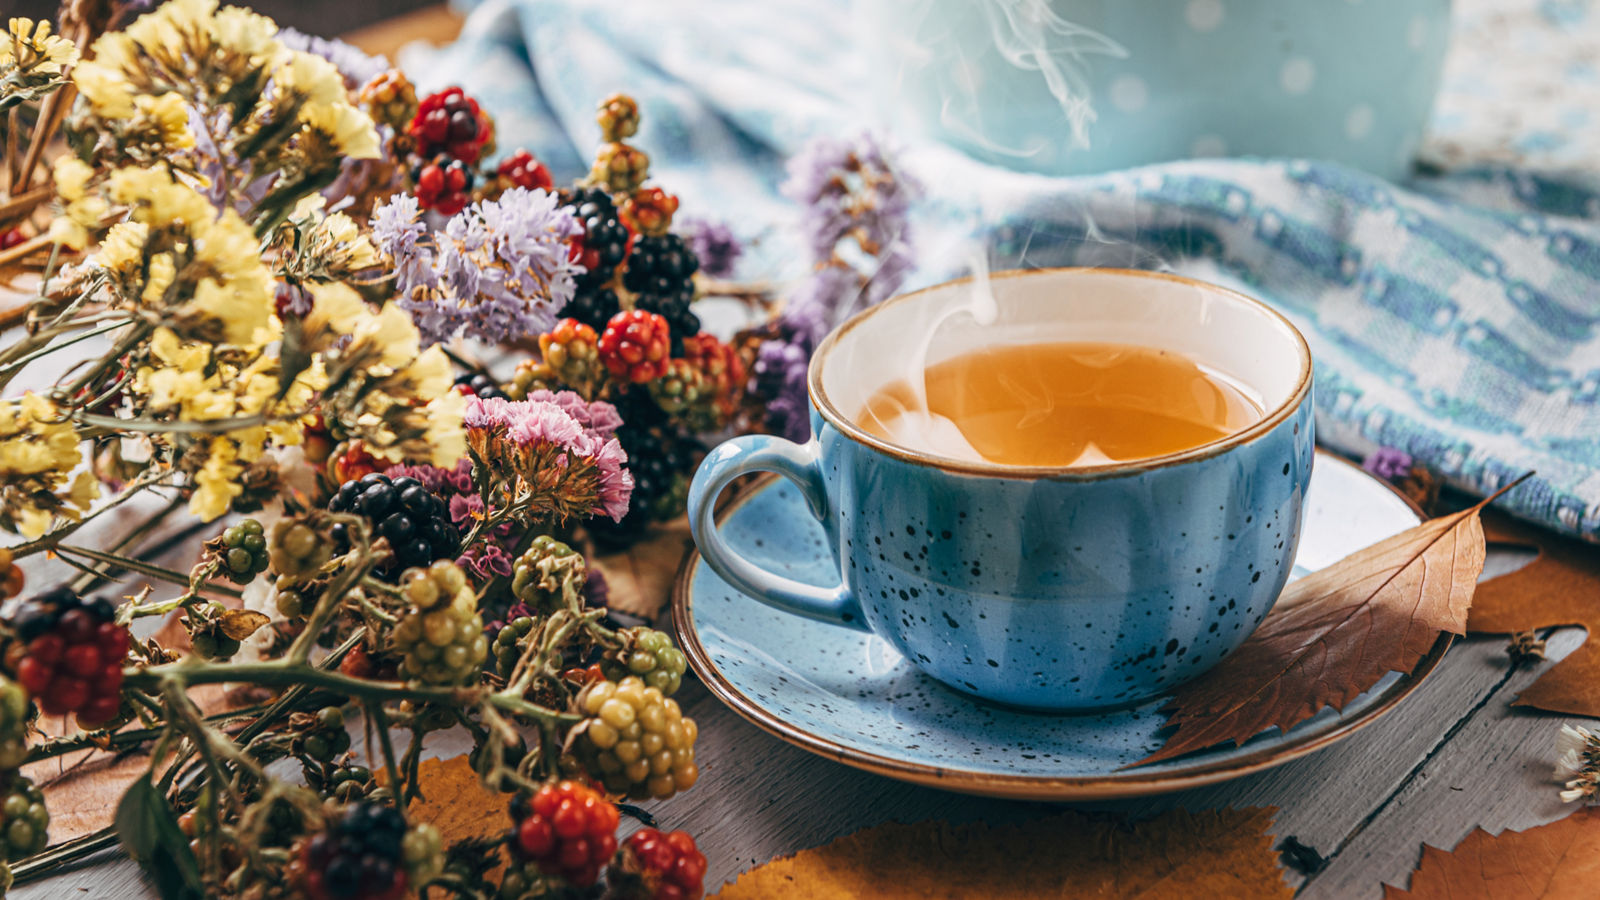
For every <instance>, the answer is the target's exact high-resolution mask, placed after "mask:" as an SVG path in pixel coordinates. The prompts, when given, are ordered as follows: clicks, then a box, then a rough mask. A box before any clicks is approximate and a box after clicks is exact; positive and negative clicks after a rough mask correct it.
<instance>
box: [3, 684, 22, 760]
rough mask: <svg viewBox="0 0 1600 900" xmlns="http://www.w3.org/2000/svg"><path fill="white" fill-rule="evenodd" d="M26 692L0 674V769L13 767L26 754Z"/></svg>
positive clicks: (20, 686)
mask: <svg viewBox="0 0 1600 900" xmlns="http://www.w3.org/2000/svg"><path fill="white" fill-rule="evenodd" d="M27 725H28V692H27V691H25V690H23V688H22V685H20V684H17V683H16V682H15V681H12V680H11V679H9V678H6V677H4V676H0V770H5V769H15V768H17V767H19V766H21V765H22V761H23V760H24V759H26V758H27V756H28V741H27Z"/></svg>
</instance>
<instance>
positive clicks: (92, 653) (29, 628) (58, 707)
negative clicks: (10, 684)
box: [11, 587, 129, 728]
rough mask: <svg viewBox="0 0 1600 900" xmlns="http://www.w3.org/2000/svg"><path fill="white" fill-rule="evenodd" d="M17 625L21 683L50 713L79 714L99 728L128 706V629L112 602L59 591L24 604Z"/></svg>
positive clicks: (17, 665) (16, 661) (87, 723)
mask: <svg viewBox="0 0 1600 900" xmlns="http://www.w3.org/2000/svg"><path fill="white" fill-rule="evenodd" d="M11 626H12V628H13V629H14V630H15V631H16V634H17V638H18V640H19V642H20V652H19V653H18V654H17V655H16V656H15V657H14V659H13V664H14V666H15V669H16V676H17V682H18V683H19V684H21V685H22V687H23V689H24V690H26V691H27V692H28V693H29V694H31V695H32V696H33V698H34V699H35V701H36V702H37V703H38V704H39V709H40V710H42V711H43V712H44V713H46V714H47V715H52V716H64V715H67V714H68V713H76V714H77V717H78V724H79V725H81V726H83V727H85V728H93V727H95V726H97V725H100V724H103V723H105V722H107V721H110V720H111V719H112V718H114V717H115V716H116V714H117V711H118V710H119V709H121V707H122V663H123V658H124V657H126V656H127V654H128V643H129V640H128V630H127V629H126V628H123V627H122V626H120V625H117V624H116V623H115V622H113V621H112V608H111V604H110V603H109V602H107V601H106V600H103V599H82V598H79V597H78V595H77V594H75V593H73V592H72V591H71V590H70V589H68V588H65V587H58V588H55V589H53V590H51V591H48V592H46V593H44V594H42V595H40V596H38V597H35V598H33V599H31V600H27V601H24V602H23V603H22V605H21V606H20V607H19V608H18V610H17V612H16V615H15V616H13V617H12V620H11Z"/></svg>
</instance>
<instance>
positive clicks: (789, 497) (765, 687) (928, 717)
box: [675, 456, 1418, 798]
mask: <svg viewBox="0 0 1600 900" xmlns="http://www.w3.org/2000/svg"><path fill="white" fill-rule="evenodd" d="M1417 521H1418V518H1417V515H1416V513H1415V512H1413V511H1412V510H1411V509H1410V508H1409V507H1407V506H1406V504H1405V502H1404V501H1402V500H1401V499H1399V498H1398V497H1397V496H1396V495H1395V494H1394V493H1393V492H1392V491H1390V490H1389V489H1388V488H1386V487H1385V486H1383V485H1382V484H1380V483H1378V482H1376V481H1375V480H1373V479H1372V478H1371V477H1370V476H1368V475H1366V474H1365V473H1363V472H1362V471H1361V470H1360V469H1358V468H1356V467H1355V466H1352V465H1350V464H1348V463H1345V462H1343V461H1342V460H1338V459H1334V458H1331V457H1326V456H1323V457H1320V458H1319V464H1318V466H1317V470H1316V475H1315V477H1314V478H1313V480H1312V486H1311V489H1310V492H1309V494H1308V497H1307V501H1306V516H1305V524H1304V528H1303V538H1302V541H1301V545H1300V551H1299V555H1298V558H1297V559H1296V564H1297V565H1296V568H1297V570H1299V571H1301V572H1308V571H1314V570H1316V569H1319V568H1321V567H1323V566H1325V565H1328V564H1330V563H1332V562H1334V561H1336V560H1338V559H1340V558H1342V557H1343V556H1345V555H1347V554H1349V553H1351V552H1353V551H1355V550H1357V549H1359V548H1361V547H1363V546H1365V545H1367V544H1369V543H1371V542H1372V541H1375V540H1380V539H1381V538H1383V537H1386V536H1388V535H1390V534H1393V533H1396V532H1398V531H1401V530H1404V529H1405V528H1409V527H1411V526H1412V525H1415V524H1416V523H1417ZM721 530H722V534H723V536H724V538H725V539H726V540H727V541H728V544H729V546H730V547H731V548H732V549H733V550H734V551H736V552H737V553H739V554H740V555H742V556H743V557H745V558H747V559H749V560H750V561H751V562H752V563H755V564H758V565H760V566H762V567H764V568H766V569H768V570H770V571H773V572H775V573H779V574H781V575H783V576H785V577H788V578H791V579H794V580H796V581H799V582H807V583H811V584H827V583H829V582H830V581H831V580H835V579H837V577H838V575H837V572H838V569H837V563H836V562H835V561H834V558H833V555H832V554H831V553H830V552H829V550H828V546H829V540H828V536H827V533H826V532H825V531H824V529H823V528H822V526H821V525H820V524H819V523H818V522H817V520H816V519H814V518H813V517H812V516H810V515H809V514H808V513H807V511H806V508H805V500H804V499H802V497H801V494H800V491H799V490H798V489H797V488H796V487H795V486H794V485H792V484H789V483H787V482H783V481H773V482H771V483H769V484H767V485H764V486H763V487H761V488H760V489H758V490H757V491H756V492H755V493H753V494H752V495H750V496H749V497H747V498H744V499H742V500H741V501H740V503H739V504H738V505H737V506H736V508H734V509H733V510H732V511H731V512H730V513H729V514H728V515H727V516H726V518H725V519H724V520H723V522H722V529H721ZM686 578H687V584H685V585H682V586H681V593H680V595H679V599H678V604H677V608H676V609H675V613H676V616H677V619H676V621H677V624H678V628H679V630H680V634H681V635H682V637H683V640H684V643H685V644H686V646H688V647H689V648H690V650H691V654H690V658H691V662H693V663H694V665H695V668H696V671H697V672H698V674H700V676H701V677H702V678H703V679H704V680H705V681H706V683H707V684H708V685H709V686H710V687H711V688H712V690H713V691H715V692H716V693H718V694H719V695H720V696H722V697H724V699H727V700H729V701H730V702H732V703H733V704H734V706H735V708H736V709H738V710H740V712H742V713H743V714H745V715H747V716H752V717H755V718H757V719H758V720H759V721H760V723H761V724H763V725H764V726H765V727H768V728H773V729H774V730H780V731H781V733H783V735H784V736H785V737H786V738H788V739H790V740H795V741H796V742H797V743H801V744H802V745H803V746H807V747H811V748H812V749H822V750H824V752H826V753H828V755H830V756H834V757H835V758H839V759H842V760H843V761H844V762H847V763H851V764H855V765H862V766H864V767H866V768H869V769H872V770H874V771H881V772H884V773H885V774H896V775H901V776H903V777H911V778H913V780H927V779H925V778H924V779H919V778H918V775H917V772H918V771H922V772H925V773H927V775H928V776H929V777H935V776H936V777H937V783H939V784H941V785H944V786H947V787H950V788H953V789H957V790H972V791H974V792H978V793H1002V794H1007V795H1011V796H1027V795H1029V793H1028V791H1027V789H1025V788H1019V787H1006V786H1004V785H1005V783H1004V782H994V781H988V782H987V783H985V782H984V781H982V780H983V779H1004V780H1013V781H1012V783H1013V784H1015V780H1021V781H1022V782H1023V783H1024V784H1025V785H1026V784H1037V785H1038V786H1039V787H1038V793H1037V795H1038V796H1040V797H1041V798H1042V797H1046V796H1053V797H1057V798H1066V797H1070V796H1073V795H1074V794H1073V792H1074V791H1076V790H1084V791H1088V790H1090V789H1089V788H1088V787H1085V786H1081V785H1080V786H1075V785H1074V784H1072V783H1071V780H1072V779H1089V780H1092V781H1093V782H1094V784H1095V785H1096V787H1095V788H1094V789H1093V790H1094V791H1096V792H1098V793H1097V795H1114V794H1121V793H1130V794H1131V793H1142V792H1146V791H1149V790H1157V789H1163V786H1168V785H1173V784H1178V785H1181V784H1183V783H1185V782H1184V781H1183V779H1188V778H1200V777H1205V776H1206V775H1207V773H1212V772H1217V771H1221V770H1227V769H1228V768H1229V767H1230V766H1233V765H1237V764H1238V761H1239V760H1241V759H1244V758H1258V757H1259V756H1260V755H1261V753H1262V752H1263V751H1271V752H1274V753H1281V754H1282V755H1281V758H1285V759H1286V758H1288V757H1289V756H1290V755H1292V754H1293V752H1294V751H1295V749H1296V748H1298V747H1304V746H1307V745H1308V744H1312V743H1314V742H1316V741H1317V740H1319V739H1320V738H1321V737H1323V736H1325V735H1327V734H1329V733H1330V732H1331V731H1333V730H1336V729H1339V728H1342V727H1346V726H1348V725H1349V724H1351V723H1354V722H1359V721H1362V720H1363V719H1365V718H1366V717H1367V716H1369V715H1371V714H1372V713H1373V711H1374V710H1376V709H1379V708H1383V704H1384V702H1385V701H1386V700H1387V699H1390V698H1391V695H1392V694H1393V692H1394V691H1396V690H1399V689H1401V688H1400V687H1398V685H1401V684H1403V682H1401V681H1400V679H1399V677H1398V676H1396V675H1393V674H1391V675H1390V676H1388V677H1387V678H1385V679H1384V680H1383V681H1382V682H1380V683H1379V684H1378V685H1376V686H1375V687H1374V688H1373V689H1372V690H1371V691H1369V692H1368V693H1366V694H1363V695H1362V696H1361V697H1358V698H1356V699H1355V700H1354V701H1352V702H1351V703H1349V704H1346V706H1345V707H1344V709H1343V711H1342V712H1336V711H1334V710H1331V709H1324V710H1323V711H1322V712H1320V713H1318V714H1317V715H1316V716H1313V717H1312V718H1310V719H1308V720H1306V721H1305V722H1302V723H1301V724H1299V725H1297V726H1295V727H1294V728H1293V729H1291V730H1290V731H1289V733H1288V734H1281V733H1279V732H1278V731H1277V730H1276V729H1273V730H1271V731H1269V732H1267V733H1265V734H1262V735H1260V736H1258V737H1256V738H1254V739H1252V740H1250V741H1247V742H1246V743H1245V744H1244V745H1243V746H1240V747H1231V746H1230V747H1217V748H1213V749H1211V750H1207V751H1203V752H1201V753H1197V754H1192V755H1190V756H1186V757H1182V758H1180V759H1175V760H1167V761H1164V762H1161V763H1157V764H1155V765H1151V766H1145V767H1140V768H1137V769H1131V770H1121V771H1119V770H1120V768H1121V767H1122V766H1126V765H1128V764H1130V763H1132V762H1135V761H1137V760H1138V759H1140V758H1142V757H1144V756H1147V755H1149V753H1151V752H1152V751H1154V750H1155V749H1156V748H1158V747H1159V746H1160V745H1161V742H1162V738H1161V737H1160V735H1159V732H1160V730H1161V728H1162V725H1163V721H1164V717H1163V716H1162V715H1160V714H1159V713H1158V710H1159V708H1160V707H1161V705H1162V704H1163V703H1164V702H1165V699H1164V698H1159V697H1158V698H1155V699H1152V700H1148V701H1146V702H1144V703H1142V704H1138V705H1135V706H1131V707H1127V708H1123V709H1119V710H1115V711H1102V712H1096V713H1088V714H1081V715H1072V716H1062V715H1045V714H1038V713H1029V712H1024V711H1020V710H1011V709H1006V708H1004V707H1000V706H996V705H993V704H989V703H984V702H981V701H978V700H975V699H973V698H972V697H970V696H968V695H967V694H965V693H961V692H957V691H953V690H950V689H948V688H946V687H945V686H944V685H942V684H940V683H939V682H938V681H935V680H934V679H933V678H931V677H929V676H928V675H926V674H924V673H923V672H921V671H920V670H918V669H917V668H915V667H913V666H911V665H910V664H908V663H907V662H906V661H905V659H904V658H903V657H902V656H901V654H900V653H899V652H897V651H896V649H895V648H894V647H893V646H892V645H891V644H890V643H889V642H887V641H886V640H884V639H883V638H880V637H878V636H876V635H869V634H863V633H861V632H860V631H855V630H848V629H844V628H838V627H833V626H831V625H827V624H822V623H820V622H817V621H814V620H809V619H806V618H802V617H798V616H792V615H789V614H787V613H785V612H782V611H779V610H776V609H772V608H769V607H767V606H764V605H762V604H759V603H754V602H752V601H751V600H750V598H749V597H748V596H746V595H745V594H744V593H743V592H741V591H739V590H738V589H736V588H734V587H732V586H731V585H729V584H728V583H727V582H726V581H724V580H723V579H722V578H721V577H720V576H718V575H717V574H716V572H714V571H713V570H712V568H711V566H710V565H709V564H708V563H707V562H706V560H705V559H704V558H701V559H699V560H696V561H695V562H694V564H693V565H692V566H691V567H690V568H689V569H688V570H687V575H686ZM1263 580H1265V579H1263ZM1186 596H1191V597H1192V596H1193V594H1192V592H1186ZM1180 608H1181V606H1180ZM1241 630H1243V629H1241ZM1108 792H1109V793H1108Z"/></svg>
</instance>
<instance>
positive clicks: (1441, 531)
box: [1134, 504, 1484, 765]
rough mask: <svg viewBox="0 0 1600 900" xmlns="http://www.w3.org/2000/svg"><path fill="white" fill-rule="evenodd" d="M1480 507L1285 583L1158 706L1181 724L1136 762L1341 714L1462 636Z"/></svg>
mask: <svg viewBox="0 0 1600 900" xmlns="http://www.w3.org/2000/svg"><path fill="white" fill-rule="evenodd" d="M1481 508H1482V504H1480V505H1479V506H1474V507H1473V508H1471V509H1468V510H1464V511H1462V512H1459V513H1454V514H1452V515H1448V516H1441V517H1440V518H1437V519H1432V520H1430V521H1427V522H1424V523H1422V524H1421V525H1418V526H1417V527H1415V528H1412V529H1409V530H1407V531H1403V532H1401V533H1400V534H1397V535H1394V536H1393V537H1390V538H1387V539H1385V540H1382V541H1379V542H1378V543H1376V544H1374V545H1372V546H1371V547H1368V548H1366V549H1365V550H1360V551H1357V552H1356V553H1352V554H1351V555H1349V556H1347V557H1345V558H1344V559H1342V560H1340V561H1339V562H1337V563H1334V564H1333V565H1331V566H1328V567H1327V568H1325V569H1322V570H1320V571H1317V572H1313V573H1312V574H1310V575H1307V576H1306V577H1304V578H1302V579H1300V580H1298V581H1296V582H1294V583H1292V584H1290V585H1289V586H1288V587H1287V588H1285V589H1284V592H1283V595H1282V596H1281V597H1280V598H1279V599H1278V603H1277V606H1276V607H1274V609H1273V611H1272V613H1271V614H1270V615H1268V616H1267V618H1266V621H1264V622H1262V623H1261V627H1260V628H1258V629H1257V630H1256V632H1255V634H1253V635H1251V636H1250V638H1249V640H1247V641H1245V642H1244V644H1243V645H1241V646H1240V647H1239V649H1238V650H1235V651H1234V652H1233V653H1232V654H1230V655H1229V656H1228V657H1227V658H1226V659H1224V660H1223V661H1222V662H1221V663H1220V664H1219V665H1218V666H1217V667H1216V668H1215V669H1212V670H1211V671H1210V672H1208V673H1207V674H1206V675H1204V676H1202V677H1201V678H1198V679H1196V680H1194V681H1191V682H1189V683H1188V684H1185V685H1183V686H1182V687H1179V688H1178V689H1177V691H1176V692H1175V693H1174V695H1173V698H1172V700H1171V701H1170V702H1169V703H1168V704H1167V705H1166V706H1165V707H1163V711H1164V712H1168V713H1170V715H1169V717H1168V719H1167V727H1168V728H1171V729H1176V730H1175V731H1174V732H1173V733H1172V735H1171V736H1170V737H1168V738H1167V742H1166V743H1165V744H1163V745H1162V747H1161V749H1160V750H1157V751H1156V752H1155V753H1153V754H1151V755H1150V756H1148V757H1146V758H1144V759H1142V760H1140V761H1139V762H1138V763H1135V764H1134V765H1144V764H1147V763H1153V762H1157V761H1159V760H1163V759H1171V758H1173V757H1176V756H1182V755H1183V754H1185V753H1191V752H1193V751H1195V750H1200V749H1202V748H1205V747H1210V746H1213V745H1215V744H1220V743H1223V742H1232V743H1235V744H1241V743H1244V742H1245V741H1246V740H1249V739H1250V738H1251V737H1253V736H1255V735H1257V734H1260V733H1261V732H1262V731H1265V730H1267V729H1268V728H1272V727H1277V728H1280V729H1283V730H1285V731H1287V730H1288V729H1290V728H1292V727H1293V726H1294V725H1295V724H1297V723H1299V722H1302V721H1304V720H1306V719H1308V718H1310V717H1311V716H1313V715H1315V714H1316V713H1317V712H1318V711H1320V710H1321V709H1322V708H1323V707H1325V706H1333V707H1335V708H1341V707H1343V706H1344V704H1345V703H1348V702H1349V701H1350V700H1351V699H1352V698H1354V697H1355V696H1356V695H1358V694H1360V693H1361V692H1363V691H1365V690H1367V689H1369V688H1371V687H1372V686H1373V685H1374V684H1377V683H1378V680H1379V679H1381V678H1383V676H1384V675H1386V674H1388V673H1389V672H1409V671H1411V670H1412V668H1414V667H1415V666H1416V664H1417V661H1418V660H1420V659H1421V658H1422V657H1423V655H1424V654H1426V653H1427V652H1428V650H1429V649H1430V648H1431V647H1432V646H1433V645H1434V642H1435V641H1436V640H1437V639H1438V637H1439V635H1440V634H1441V633H1442V632H1449V633H1451V634H1458V635H1459V634H1464V633H1465V631H1466V621H1467V608H1468V607H1469V606H1470V605H1471V604H1472V592H1473V588H1474V586H1475V585H1476V583H1477V580H1478V575H1479V573H1480V572H1482V571H1483V555H1484V544H1483V527H1482V524H1481V523H1480V521H1479V518H1478V513H1479V511H1480V509H1481Z"/></svg>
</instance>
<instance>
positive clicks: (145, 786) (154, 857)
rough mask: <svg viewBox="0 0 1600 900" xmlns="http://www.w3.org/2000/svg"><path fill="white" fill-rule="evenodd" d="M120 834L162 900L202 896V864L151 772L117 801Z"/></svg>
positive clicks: (127, 848)
mask: <svg viewBox="0 0 1600 900" xmlns="http://www.w3.org/2000/svg"><path fill="white" fill-rule="evenodd" d="M116 829H117V837H118V839H120V840H121V841H122V846H123V847H124V848H125V849H126V850H127V851H128V855H129V856H131V857H133V858H134V861H135V862H137V863H139V865H140V867H141V868H143V869H144V873H145V875H146V876H147V877H148V878H149V879H150V880H151V881H152V882H153V883H154V884H155V886H156V890H157V891H159V892H160V893H161V896H162V898H163V900H203V898H204V897H205V891H204V889H203V888H202V887H201V884H200V866H199V864H198V863H196V862H195V858H194V852H193V851H191V850H190V849H189V839H188V838H187V837H185V836H184V834H183V830H182V829H180V828H179V827H178V817H177V816H175V815H173V812H172V805H171V804H169V803H168V802H167V798H166V796H165V795H164V794H162V793H161V791H159V790H157V789H156V786H155V785H154V784H151V783H150V776H149V775H146V776H145V777H143V778H141V779H139V780H138V781H135V782H134V783H133V784H132V785H130V786H129V787H128V792H127V793H125V794H123V795H122V802H121V803H119V804H117V818H116Z"/></svg>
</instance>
